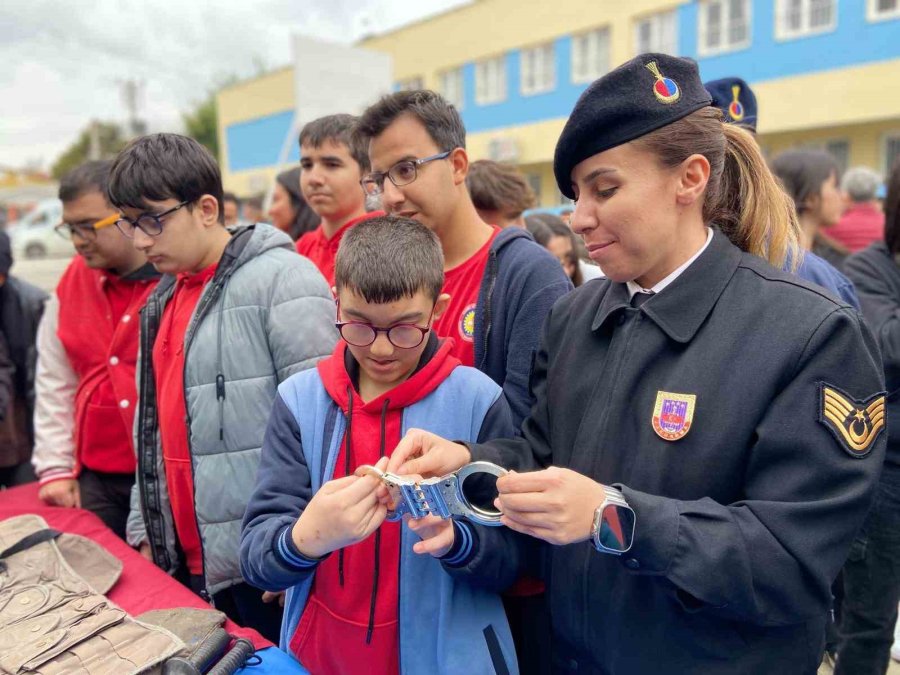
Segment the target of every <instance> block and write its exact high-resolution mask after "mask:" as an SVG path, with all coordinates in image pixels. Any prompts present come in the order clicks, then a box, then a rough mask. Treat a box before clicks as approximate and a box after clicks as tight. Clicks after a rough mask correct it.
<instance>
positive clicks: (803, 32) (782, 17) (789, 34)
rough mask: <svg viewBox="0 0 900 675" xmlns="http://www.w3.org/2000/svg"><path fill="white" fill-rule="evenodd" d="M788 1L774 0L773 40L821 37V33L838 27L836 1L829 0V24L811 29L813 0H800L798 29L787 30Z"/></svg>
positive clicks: (829, 31)
mask: <svg viewBox="0 0 900 675" xmlns="http://www.w3.org/2000/svg"><path fill="white" fill-rule="evenodd" d="M789 1H790V0H775V39H776V40H782V41H783V40H796V39H797V38H803V37H809V36H812V35H822V34H823V33H831V32H833V31H834V30H836V29H837V25H838V0H830V1H831V2H832V11H831V23H830V24H829V25H827V26H816V27H815V28H811V27H810V25H809V22H810V19H811V17H812V3H813V1H814V0H800V2H801V8H800V23H801V25H800V28H797V29H794V28H788V26H787V21H786V15H787V3H788V2H789Z"/></svg>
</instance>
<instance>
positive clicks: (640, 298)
mask: <svg viewBox="0 0 900 675" xmlns="http://www.w3.org/2000/svg"><path fill="white" fill-rule="evenodd" d="M653 296H654V293H653V292H652V291H651V292H650V293H644V292H643V291H638V292H637V293H635V294H634V295H632V296H631V306H632V307H640V306H641V305H643V304H644V303H645V302H647V301H648V300H649V299H650V298H652V297H653Z"/></svg>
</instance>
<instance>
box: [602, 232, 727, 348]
mask: <svg viewBox="0 0 900 675" xmlns="http://www.w3.org/2000/svg"><path fill="white" fill-rule="evenodd" d="M742 255H743V254H742V252H741V250H740V249H739V248H738V247H737V246H735V245H734V244H732V243H731V242H730V241H729V240H728V238H727V237H726V236H725V235H724V234H722V233H721V232H720V231H719V230H718V229H715V228H714V230H713V240H712V241H711V242H710V244H709V246H707V248H706V250H705V251H704V252H703V253H702V254H701V255H700V257H699V258H697V259H696V260H695V261H694V262H693V263H692V264H691V266H690V267H688V268H687V269H686V270H685V271H684V272H683V273H682V274H681V275H680V276H679V277H678V278H677V279H676V280H675V281H673V282H672V284H671V286H669V287H667V288H666V289H665V290H663V291H661V292H660V293H659V295H655V296H654V297H653V298H652V299H650V300H649V301H647V302H646V303H644V305H643V306H642V307H641V310H640V311H642V312H644V313H645V314H646V315H647V316H648V317H649V318H650V320H651V321H653V322H654V323H655V324H656V325H657V326H659V328H660V330H662V331H663V332H664V333H665V334H666V335H667V336H668V337H669V338H670V339H672V340H674V341H676V342H681V343H686V342H690V341H691V340H692V339H693V337H694V335H695V334H696V333H697V330H699V328H700V326H701V325H702V324H703V322H704V321H705V320H706V317H707V316H708V315H709V313H710V312H711V311H712V308H713V307H714V306H715V304H716V302H718V300H719V296H720V295H722V292H723V291H724V290H725V286H727V285H728V282H729V281H730V280H731V277H732V276H733V275H734V272H735V270H736V269H737V267H738V264H739V263H740V261H741V256H742ZM629 299H630V298H629V293H628V288H627V286H626V285H625V284H624V283H611V284H610V286H609V289H608V290H607V292H606V294H605V295H604V296H603V298H602V299H601V301H600V306H599V307H598V308H597V313H596V314H595V315H594V322H593V324H592V325H591V330H597V329H599V328H600V327H601V326H602V325H603V323H604V322H605V321H606V320H607V319H608V318H609V316H610V315H611V314H612V313H613V312H616V311H617V310H620V309H622V308H624V307H630V306H631V305H630V302H629Z"/></svg>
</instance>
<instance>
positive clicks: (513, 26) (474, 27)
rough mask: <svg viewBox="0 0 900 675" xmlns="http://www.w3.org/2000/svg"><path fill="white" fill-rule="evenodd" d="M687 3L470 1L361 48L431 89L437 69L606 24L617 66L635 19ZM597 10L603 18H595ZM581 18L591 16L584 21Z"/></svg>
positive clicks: (397, 74) (628, 49)
mask: <svg viewBox="0 0 900 675" xmlns="http://www.w3.org/2000/svg"><path fill="white" fill-rule="evenodd" d="M686 1H687V0H629V1H628V2H622V1H620V0H567V1H566V6H565V10H564V11H560V6H559V3H554V2H541V3H538V2H527V3H523V2H522V0H476V1H475V2H473V3H472V4H471V5H466V6H463V7H460V8H458V9H455V10H451V11H449V12H447V13H445V14H442V15H439V16H436V17H432V18H430V19H426V20H423V21H420V22H417V23H414V24H411V25H409V26H405V27H404V28H401V29H399V30H396V31H393V32H392V33H388V34H386V35H380V36H378V37H374V38H370V39H368V40H364V41H363V42H361V43H360V46H362V47H366V48H368V49H377V50H379V51H383V52H386V53H388V54H391V55H392V56H393V57H394V79H395V80H406V79H410V78H413V77H422V78H423V79H424V82H425V86H426V87H435V86H437V73H438V72H440V71H442V70H448V69H450V68H455V67H458V66H460V65H462V64H463V63H467V62H471V61H477V60H480V59H483V58H488V57H491V56H496V55H498V54H502V53H504V52H507V51H509V50H512V49H518V48H520V47H527V46H529V45H536V44H540V43H541V42H546V41H548V40H553V39H556V38H558V37H559V36H561V35H567V34H571V33H580V32H585V31H589V30H592V29H594V28H601V27H603V26H609V27H610V28H611V31H610V38H611V52H612V57H611V63H612V64H613V65H618V64H620V63H623V62H625V61H627V60H628V59H629V58H631V57H632V56H633V55H634V20H635V18H638V17H640V16H641V15H644V14H653V13H656V12H661V11H665V10H668V9H675V8H676V7H678V6H679V5H682V4H685V2H686ZM598 14H602V15H603V18H601V19H597V18H595V17H597V15H598ZM585 17H591V18H590V20H589V21H586V20H585Z"/></svg>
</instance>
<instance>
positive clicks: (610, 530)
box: [597, 504, 634, 553]
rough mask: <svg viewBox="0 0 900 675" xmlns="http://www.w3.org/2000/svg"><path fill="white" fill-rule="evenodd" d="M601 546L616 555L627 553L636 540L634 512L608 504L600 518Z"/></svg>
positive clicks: (599, 538) (599, 534)
mask: <svg viewBox="0 0 900 675" xmlns="http://www.w3.org/2000/svg"><path fill="white" fill-rule="evenodd" d="M597 534H598V540H599V544H600V545H601V546H603V548H606V549H609V550H610V551H614V552H616V553H625V551H627V550H628V549H630V548H631V542H632V541H633V540H634V511H632V510H631V509H630V508H628V507H627V506H616V505H615V504H607V505H606V506H605V507H604V508H603V513H602V515H601V516H600V529H599V531H598V533H597Z"/></svg>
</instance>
